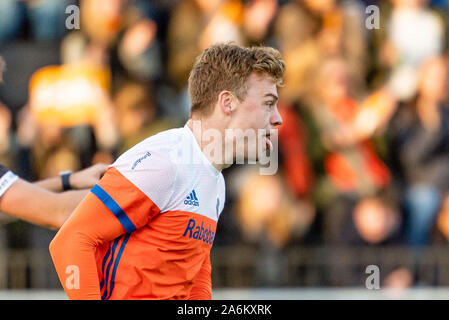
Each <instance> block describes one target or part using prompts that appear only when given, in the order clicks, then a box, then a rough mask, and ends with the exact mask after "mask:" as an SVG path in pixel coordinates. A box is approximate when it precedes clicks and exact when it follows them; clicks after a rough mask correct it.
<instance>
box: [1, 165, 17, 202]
mask: <svg viewBox="0 0 449 320" xmlns="http://www.w3.org/2000/svg"><path fill="white" fill-rule="evenodd" d="M17 179H18V177H17V176H16V175H15V174H14V173H13V172H12V171H10V170H8V169H7V168H5V167H4V166H2V165H0V197H1V196H2V195H3V194H4V193H5V192H6V190H8V189H9V187H11V186H12V184H13V183H14V182H16V180H17Z"/></svg>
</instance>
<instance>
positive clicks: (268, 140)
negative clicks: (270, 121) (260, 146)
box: [265, 134, 273, 152]
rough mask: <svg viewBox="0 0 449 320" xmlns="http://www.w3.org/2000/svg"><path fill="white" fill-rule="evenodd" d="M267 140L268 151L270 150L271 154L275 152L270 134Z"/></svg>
mask: <svg viewBox="0 0 449 320" xmlns="http://www.w3.org/2000/svg"><path fill="white" fill-rule="evenodd" d="M265 138H266V142H265V143H266V147H267V150H269V151H270V152H271V151H273V143H272V142H271V140H270V138H271V136H270V134H267V135H266V136H265Z"/></svg>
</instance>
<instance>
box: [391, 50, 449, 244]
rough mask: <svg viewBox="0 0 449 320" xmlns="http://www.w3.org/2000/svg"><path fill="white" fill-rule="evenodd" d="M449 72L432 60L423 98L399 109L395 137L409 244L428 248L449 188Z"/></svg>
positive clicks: (421, 84) (423, 77)
mask: <svg viewBox="0 0 449 320" xmlns="http://www.w3.org/2000/svg"><path fill="white" fill-rule="evenodd" d="M446 85H447V70H446V64H445V61H444V60H443V59H442V58H439V57H437V58H433V59H430V60H428V61H426V62H425V63H424V64H423V65H422V67H421V69H420V73H419V81H418V94H417V96H416V97H415V99H413V101H412V102H410V103H407V104H404V105H402V106H400V107H399V109H398V112H397V113H396V115H395V116H394V118H393V120H392V123H391V126H390V129H389V131H390V135H391V141H392V145H391V146H390V148H391V150H395V152H394V153H392V155H393V157H394V159H395V160H394V161H395V162H396V164H397V168H396V169H397V170H395V171H396V172H398V173H399V174H400V179H401V182H402V184H403V187H404V199H403V201H404V206H405V210H406V212H407V218H408V225H409V227H408V242H409V244H411V245H424V244H426V243H427V242H428V236H429V231H430V228H431V227H432V225H433V223H434V221H435V220H434V219H435V216H436V214H437V211H438V208H439V206H440V201H441V197H442V193H443V192H445V191H446V190H448V187H449V167H448V166H447V163H448V161H449V130H448V129H449V109H448V107H447V106H446V104H445V102H444V99H445V95H446Z"/></svg>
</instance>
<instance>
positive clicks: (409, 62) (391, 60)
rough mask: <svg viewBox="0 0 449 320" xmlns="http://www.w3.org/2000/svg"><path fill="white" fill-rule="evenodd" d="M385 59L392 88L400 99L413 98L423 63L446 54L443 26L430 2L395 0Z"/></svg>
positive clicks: (384, 49) (385, 47)
mask: <svg viewBox="0 0 449 320" xmlns="http://www.w3.org/2000/svg"><path fill="white" fill-rule="evenodd" d="M392 3H393V6H394V7H393V11H392V13H391V17H390V20H389V22H388V35H387V41H386V42H385V44H384V47H383V48H382V51H383V59H384V61H385V62H386V63H387V65H389V66H390V67H391V68H392V74H391V77H390V85H391V87H392V88H393V90H394V92H395V94H396V95H397V96H398V97H399V98H400V99H401V100H407V99H409V98H411V97H413V96H414V94H415V92H416V89H417V76H418V75H417V72H418V69H419V66H420V64H421V63H422V62H423V61H424V60H426V59H427V58H430V57H432V56H435V55H439V54H441V53H443V49H444V47H443V45H444V41H445V38H444V24H443V22H442V21H441V19H440V17H439V16H438V15H437V14H436V13H435V12H433V11H432V10H431V9H429V8H428V1H427V0H392Z"/></svg>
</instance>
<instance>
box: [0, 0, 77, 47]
mask: <svg viewBox="0 0 449 320" xmlns="http://www.w3.org/2000/svg"><path fill="white" fill-rule="evenodd" d="M75 2H76V1H74V0H39V1H36V0H2V1H1V2H0V45H1V44H5V43H7V42H9V41H12V40H14V39H15V38H17V37H18V36H19V35H20V32H21V31H22V28H23V27H24V23H25V20H26V19H27V20H28V21H29V24H30V30H31V34H32V36H33V40H35V41H39V42H48V41H56V40H60V39H61V38H62V36H63V35H64V34H65V32H66V31H67V29H66V27H65V21H66V18H67V15H66V13H65V10H66V7H67V6H69V5H71V4H75Z"/></svg>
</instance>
